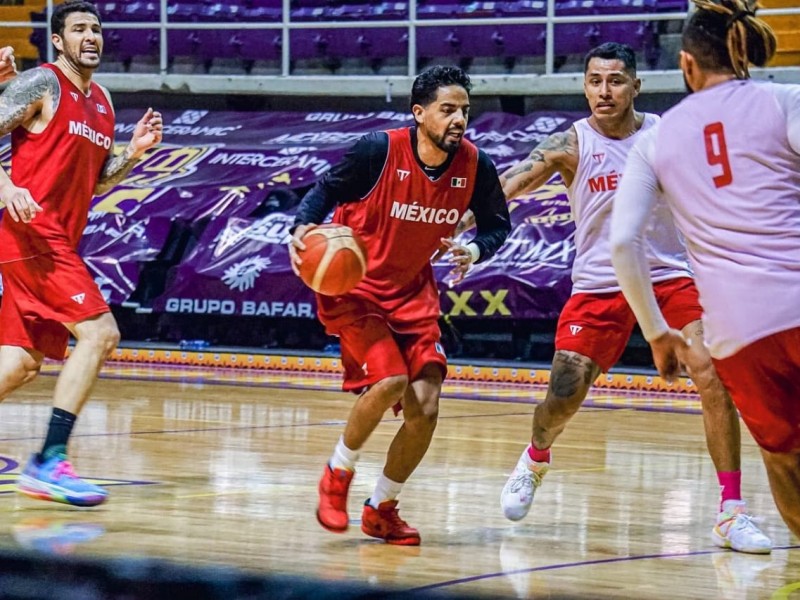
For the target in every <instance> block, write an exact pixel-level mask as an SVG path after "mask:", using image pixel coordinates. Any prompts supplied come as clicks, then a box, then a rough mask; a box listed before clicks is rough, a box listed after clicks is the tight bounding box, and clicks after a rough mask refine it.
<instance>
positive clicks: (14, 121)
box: [0, 49, 61, 223]
mask: <svg viewBox="0 0 800 600" xmlns="http://www.w3.org/2000/svg"><path fill="white" fill-rule="evenodd" d="M4 50H5V49H4ZM2 55H3V50H0V58H2ZM12 58H13V57H12ZM1 70H2V69H0V71H1ZM60 99H61V89H60V88H59V86H58V79H57V78H56V75H55V73H53V72H52V71H50V70H49V69H42V68H37V69H31V70H29V71H26V72H24V73H22V74H21V75H20V76H19V77H17V78H15V79H13V80H12V81H11V83H9V84H8V87H7V88H6V89H5V91H3V93H2V94H1V95H0V135H6V134H7V133H11V131H13V130H14V129H16V128H17V127H21V126H24V127H27V128H28V129H34V128H35V127H36V126H37V125H39V124H42V123H43V124H45V125H46V122H47V121H49V119H50V117H51V116H52V113H53V112H54V111H55V108H56V107H57V106H58V103H59V101H60ZM40 121H41V122H42V123H40ZM0 200H2V201H3V204H5V206H6V210H8V214H9V216H10V217H11V218H12V219H14V221H17V222H19V221H22V222H23V223H30V221H31V220H32V219H33V218H34V217H35V216H36V214H37V213H39V212H41V210H42V208H41V206H39V205H38V204H37V203H36V201H35V200H34V199H33V197H32V196H31V194H30V192H29V191H28V190H27V189H25V188H20V187H17V186H15V185H14V184H13V183H12V181H11V178H10V177H9V176H8V173H6V171H5V169H2V168H0Z"/></svg>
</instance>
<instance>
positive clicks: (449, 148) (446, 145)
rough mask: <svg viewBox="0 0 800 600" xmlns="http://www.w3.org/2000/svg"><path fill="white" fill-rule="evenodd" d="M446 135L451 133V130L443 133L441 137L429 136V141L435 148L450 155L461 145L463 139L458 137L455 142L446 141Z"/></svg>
mask: <svg viewBox="0 0 800 600" xmlns="http://www.w3.org/2000/svg"><path fill="white" fill-rule="evenodd" d="M448 133H452V130H450V131H445V132H444V134H443V135H441V136H438V137H433V136H431V141H433V143H434V144H436V147H437V148H439V149H440V150H443V151H445V152H447V153H448V154H452V153H453V152H455V151H456V150H458V147H459V146H460V145H461V140H462V139H463V137H460V138H458V139H457V140H455V141H453V140H448V139H447V134H448Z"/></svg>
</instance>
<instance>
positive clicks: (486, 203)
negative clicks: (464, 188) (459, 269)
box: [469, 150, 511, 262]
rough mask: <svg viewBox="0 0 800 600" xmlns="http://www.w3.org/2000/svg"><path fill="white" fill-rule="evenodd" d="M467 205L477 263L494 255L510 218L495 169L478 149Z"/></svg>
mask: <svg viewBox="0 0 800 600" xmlns="http://www.w3.org/2000/svg"><path fill="white" fill-rule="evenodd" d="M469 208H470V210H471V211H472V212H473V214H474V215H475V226H476V229H477V234H476V235H475V239H473V240H472V241H473V242H475V243H476V244H477V245H478V248H480V250H481V256H480V258H479V259H478V262H482V261H484V260H486V259H487V258H489V257H491V256H492V255H494V253H495V252H497V251H498V250H499V249H500V246H502V245H503V242H505V241H506V238H507V237H508V234H509V233H511V217H509V215H508V205H507V204H506V197H505V195H504V194H503V188H502V186H501V185H500V178H499V177H498V176H497V169H495V167H494V163H493V162H492V159H490V158H489V156H488V155H487V154H486V153H485V152H483V151H482V150H478V173H477V176H476V180H475V189H474V191H473V192H472V199H471V200H470V203H469Z"/></svg>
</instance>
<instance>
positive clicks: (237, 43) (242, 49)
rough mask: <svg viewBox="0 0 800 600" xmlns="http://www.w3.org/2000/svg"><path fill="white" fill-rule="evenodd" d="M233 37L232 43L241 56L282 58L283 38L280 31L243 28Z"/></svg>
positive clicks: (268, 58)
mask: <svg viewBox="0 0 800 600" xmlns="http://www.w3.org/2000/svg"><path fill="white" fill-rule="evenodd" d="M232 33H234V32H232ZM233 38H234V39H232V40H231V41H230V43H231V44H232V45H233V46H234V47H236V48H237V52H238V53H239V56H240V57H241V58H243V59H245V60H280V59H281V47H282V45H283V40H282V37H281V32H280V31H277V30H274V29H271V30H268V31H255V30H252V29H243V30H242V31H237V32H235V33H234V36H233Z"/></svg>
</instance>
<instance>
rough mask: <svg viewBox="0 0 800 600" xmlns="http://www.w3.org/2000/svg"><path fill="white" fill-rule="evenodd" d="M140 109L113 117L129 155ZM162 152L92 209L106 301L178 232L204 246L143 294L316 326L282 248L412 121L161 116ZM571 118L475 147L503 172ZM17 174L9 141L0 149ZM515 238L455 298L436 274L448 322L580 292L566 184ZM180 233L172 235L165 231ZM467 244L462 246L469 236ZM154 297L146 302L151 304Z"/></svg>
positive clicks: (90, 237)
mask: <svg viewBox="0 0 800 600" xmlns="http://www.w3.org/2000/svg"><path fill="white" fill-rule="evenodd" d="M142 112H143V111H139V110H131V109H125V110H121V111H119V113H118V114H117V126H116V142H117V152H120V151H121V150H122V148H123V147H124V144H126V143H127V141H128V139H129V138H130V135H131V132H132V131H133V127H134V125H135V123H136V121H137V120H138V119H139V118H140V117H141V115H142ZM163 114H164V120H165V130H164V143H163V144H162V145H161V146H160V147H158V148H156V149H154V150H152V151H151V152H149V153H148V154H147V155H146V156H145V157H144V158H143V159H142V161H141V162H140V163H139V164H138V165H137V166H136V167H135V168H134V170H133V171H132V172H131V173H130V175H129V176H128V178H127V179H126V180H125V181H124V182H122V184H121V185H119V186H117V187H115V188H114V189H113V190H111V191H110V192H108V193H106V194H104V195H102V196H98V197H96V198H94V199H93V201H92V212H91V214H90V220H89V224H88V226H87V229H86V232H85V237H84V240H83V242H82V244H81V248H80V249H81V252H82V255H83V256H84V258H85V260H86V262H87V264H88V266H89V269H90V271H91V272H92V273H93V274H94V276H95V278H96V281H97V282H98V285H99V286H100V288H101V290H102V291H103V293H104V295H105V296H106V298H107V299H108V301H109V302H111V303H113V304H118V303H123V302H126V301H129V299H130V298H131V295H132V294H133V293H134V291H135V290H136V289H137V286H139V285H140V283H141V282H140V274H141V272H142V269H143V267H144V264H145V263H147V262H148V261H152V260H155V259H156V258H157V257H159V256H161V253H162V251H163V250H164V248H165V246H166V245H167V244H168V243H169V240H170V239H171V236H173V235H175V232H176V231H184V232H186V231H191V235H192V236H194V239H196V240H197V243H196V245H194V246H191V245H190V246H189V247H190V251H189V252H188V253H187V254H186V255H184V256H183V257H181V258H180V260H179V261H178V263H177V264H176V266H174V267H173V268H172V270H171V272H170V276H169V277H168V281H167V287H166V289H165V290H164V292H163V294H161V295H159V296H158V297H156V298H152V297H149V298H148V297H145V298H144V299H143V300H142V298H141V297H142V294H141V293H140V294H138V295H137V296H136V297H137V298H140V300H141V301H142V302H143V303H144V304H145V306H148V307H149V306H152V308H153V309H154V310H156V311H164V312H174V313H196V314H237V315H264V316H286V317H308V318H312V317H314V311H315V307H314V300H313V294H312V293H311V292H310V290H308V289H307V288H306V287H305V286H304V285H303V284H302V283H301V282H300V280H299V279H298V278H297V277H295V276H294V274H293V273H292V272H291V269H290V267H289V263H288V252H287V250H286V242H287V241H288V229H289V226H290V225H291V223H292V221H293V220H294V213H295V210H296V205H297V203H298V202H299V200H300V196H301V194H302V193H304V192H305V190H306V189H308V187H309V186H310V185H312V184H313V183H314V182H316V181H317V180H318V179H319V178H320V177H321V176H322V175H323V174H324V173H325V172H326V171H327V170H328V169H329V168H330V167H331V166H332V165H333V164H335V163H336V162H338V161H339V160H340V159H341V158H342V156H343V155H344V153H345V152H346V151H347V149H349V148H350V147H351V146H352V144H353V143H354V142H355V141H356V140H357V139H358V138H359V137H360V136H362V135H363V134H365V133H367V132H370V131H376V130H383V129H390V128H394V127H400V126H403V125H410V124H412V123H413V121H412V118H411V115H410V114H408V113H396V112H392V111H383V112H371V113H358V114H349V113H295V112H272V113H237V112H209V111H203V110H197V111H191V110H190V111H169V110H168V111H164V113H163ZM578 116H579V115H577V114H575V113H566V112H564V113H560V112H537V113H531V114H529V115H526V116H524V117H520V116H515V115H509V114H504V113H487V114H484V115H481V116H480V117H478V118H476V119H475V120H474V121H472V122H471V123H470V126H469V128H468V130H467V138H468V139H470V140H471V141H473V142H474V143H475V144H477V146H478V147H479V148H481V149H482V150H483V151H485V152H486V153H487V154H488V155H489V156H490V157H491V158H492V160H493V161H494V162H495V165H496V166H497V170H498V171H499V172H502V171H504V170H505V169H506V168H508V167H509V166H510V165H512V164H514V163H515V162H517V161H519V160H522V159H524V158H525V157H526V156H527V155H528V154H529V153H530V151H531V150H532V149H533V148H534V147H535V146H536V145H537V144H538V143H539V142H540V141H541V140H543V139H544V138H545V137H547V136H548V135H550V134H552V133H553V132H556V131H563V130H565V129H567V128H568V127H569V126H570V125H571V123H572V122H573V121H574V120H575V119H576V118H578ZM0 163H2V164H3V166H5V167H8V166H9V163H10V152H9V146H8V139H6V143H5V145H4V146H2V147H0ZM510 208H511V213H512V222H513V225H514V229H513V231H512V234H511V236H510V237H509V240H508V242H507V243H506V245H505V246H504V247H503V248H502V249H501V250H500V252H499V253H498V254H497V255H496V256H495V257H494V258H492V259H491V260H489V261H487V262H486V263H482V264H480V265H476V266H475V267H474V268H473V270H472V271H471V272H470V273H469V274H468V276H467V277H466V279H465V281H464V282H462V283H461V284H459V285H458V286H456V287H453V288H450V287H449V286H448V284H447V273H448V269H447V264H446V262H442V261H440V262H439V263H437V264H436V265H435V272H436V275H437V278H438V279H439V281H440V282H441V292H442V311H443V313H445V314H449V315H451V316H453V317H474V318H554V317H556V316H557V314H558V312H559V310H560V309H561V306H562V305H563V303H564V302H565V301H566V298H567V297H568V295H569V292H570V289H571V283H570V275H569V273H570V268H571V265H572V260H573V257H574V253H575V248H574V243H573V232H574V231H573V230H574V228H573V224H572V221H571V217H570V211H569V204H568V202H567V198H566V195H565V189H564V187H563V185H562V184H561V183H560V179H559V178H554V180H553V181H551V182H550V183H549V184H548V185H546V186H544V187H543V188H541V189H539V190H537V191H536V192H535V193H534V194H532V195H531V196H530V197H527V198H520V199H516V200H514V201H512V202H511V204H510ZM170 232H173V233H170ZM470 237H471V236H470V234H469V233H467V234H465V235H464V236H463V239H464V240H468V239H469V238H470ZM145 296H146V294H145Z"/></svg>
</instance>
